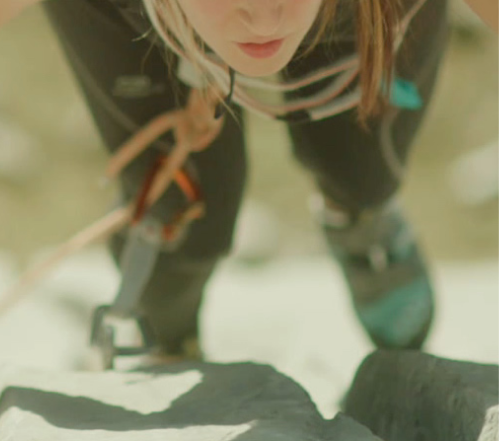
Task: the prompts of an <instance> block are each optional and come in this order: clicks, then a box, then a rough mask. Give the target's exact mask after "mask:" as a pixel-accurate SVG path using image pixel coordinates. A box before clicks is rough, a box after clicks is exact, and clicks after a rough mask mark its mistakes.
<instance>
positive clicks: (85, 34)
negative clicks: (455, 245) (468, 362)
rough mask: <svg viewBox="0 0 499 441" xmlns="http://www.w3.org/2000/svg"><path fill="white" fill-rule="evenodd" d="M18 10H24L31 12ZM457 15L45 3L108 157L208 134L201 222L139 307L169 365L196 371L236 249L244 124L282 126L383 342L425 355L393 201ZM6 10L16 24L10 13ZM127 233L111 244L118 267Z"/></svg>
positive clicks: (332, 0)
mask: <svg viewBox="0 0 499 441" xmlns="http://www.w3.org/2000/svg"><path fill="white" fill-rule="evenodd" d="M33 1H34V0H25V3H30V2H33ZM16 2H17V3H16ZM9 3H11V5H12V6H11V9H12V10H13V9H14V7H17V8H19V5H21V3H22V2H19V0H8V1H7V4H9ZM14 4H17V6H15V5H14ZM473 5H474V6H475V7H476V9H477V10H478V12H479V13H481V14H482V15H484V11H485V15H484V16H486V17H490V16H491V14H490V11H492V12H494V5H493V2H488V3H487V0H475V2H474V3H473ZM446 6H447V5H446V0H400V1H399V0H69V1H68V0H66V1H65V0H50V1H48V2H46V3H45V8H46V10H47V13H48V15H49V17H50V19H51V22H52V24H53V26H54V29H55V30H56V32H57V33H58V35H59V36H60V40H61V44H62V45H63V47H64V50H65V52H66V54H67V57H68V59H69V61H70V63H71V65H72V67H73V69H74V72H75V75H76V77H77V78H78V80H79V82H80V85H81V88H82V91H83V93H84V96H85V98H86V100H87V102H88V105H89V107H90V109H91V111H92V114H93V116H94V119H95V122H96V124H97V126H98V128H99V130H100V132H101V134H102V137H103V139H104V142H105V145H106V146H107V148H108V149H109V151H110V152H111V153H113V154H115V153H116V154H117V155H119V151H118V148H119V147H120V146H121V145H122V144H123V143H124V142H125V141H126V140H127V139H128V138H130V136H132V135H134V134H136V133H137V132H138V131H140V129H141V128H142V127H144V126H145V125H147V124H148V123H149V122H150V121H151V120H153V119H154V118H155V117H157V116H158V115H164V114H168V113H169V112H170V114H174V115H176V116H178V117H179V118H180V116H182V117H183V118H184V117H185V118H187V119H186V121H187V120H189V121H194V123H193V124H191V125H190V126H188V128H189V127H190V128H191V129H192V130H194V128H193V127H194V126H198V125H199V126H200V127H201V128H202V131H203V130H205V131H204V132H203V133H208V135H207V136H206V137H205V138H203V141H200V146H201V145H202V146H201V147H203V148H199V149H198V151H197V152H195V153H193V154H191V155H190V157H189V158H188V160H187V161H186V163H185V164H184V168H183V170H184V173H185V174H186V175H187V176H189V177H190V178H191V180H193V181H195V182H196V183H198V184H199V188H200V190H201V192H202V195H203V202H204V204H205V213H204V215H203V216H201V217H200V218H199V219H196V220H195V221H194V222H193V223H192V224H191V225H190V227H189V228H188V229H187V230H186V231H185V234H184V235H183V236H181V237H177V238H176V239H175V241H172V240H171V238H170V240H166V238H165V243H164V247H163V250H162V253H161V256H160V258H159V261H158V263H157V264H156V266H155V268H154V271H153V273H152V275H151V277H150V280H149V282H148V284H147V286H146V289H145V290H144V293H143V296H142V298H141V310H142V311H143V313H144V315H145V316H146V318H147V320H148V321H149V322H150V324H151V325H152V327H153V329H154V331H155V334H156V338H157V339H158V341H159V342H160V345H161V347H162V349H163V351H164V352H165V353H166V354H174V355H183V356H195V355H197V337H198V323H197V318H198V317H197V316H198V311H199V308H200V304H201V300H202V293H203V289H204V287H205V285H206V283H207V281H208V279H209V277H210V276H211V274H212V273H213V271H214V270H215V268H216V266H217V264H218V263H219V261H220V259H221V258H222V257H223V256H224V255H226V254H227V253H228V251H229V249H230V246H231V241H232V235H233V229H234V224H235V221H236V217H237V213H238V210H239V207H240V203H241V199H242V196H243V191H244V183H245V175H246V156H245V141H244V136H243V129H244V121H243V120H242V118H241V108H247V109H249V110H251V111H255V112H257V113H259V114H261V115H263V116H266V117H270V118H274V119H278V120H281V121H285V122H286V123H287V126H288V130H289V133H290V135H291V139H292V144H293V152H294V154H295V155H296V157H297V159H298V160H299V161H301V163H302V164H303V166H304V168H305V169H306V170H307V171H308V172H309V173H310V175H311V176H312V178H313V179H314V180H315V182H316V183H317V188H318V190H319V194H320V197H319V198H318V199H317V201H316V202H317V203H316V215H317V218H318V221H319V223H320V224H321V226H322V228H323V230H324V234H325V238H326V240H327V243H328V245H329V247H330V249H331V253H332V254H333V255H334V256H335V258H337V259H338V261H339V263H340V264H341V267H342V269H343V271H344V274H345V277H346V280H347V282H348V285H349V288H350V292H351V297H352V302H353V306H354V308H355V311H356V313H357V315H358V317H359V319H360V322H361V323H362V325H363V327H364V328H365V330H366V331H367V333H368V335H369V336H370V338H371V339H372V340H373V342H374V343H375V344H376V345H377V346H378V347H385V348H420V347H421V346H422V344H423V343H424V341H425V338H426V336H427V334H428V331H429V328H430V325H431V322H432V317H433V310H434V304H433V291H432V287H431V283H430V277H429V275H428V271H427V269H426V265H425V262H424V259H423V257H422V255H421V252H420V250H419V248H418V246H417V242H416V239H415V238H414V236H413V234H412V233H411V230H410V228H409V226H408V224H407V222H406V221H405V219H404V217H403V214H402V213H401V211H400V208H399V206H398V205H397V204H396V201H395V200H394V196H395V194H396V192H397V190H398V188H399V186H400V184H401V182H402V180H403V176H404V173H405V168H406V163H407V160H408V156H409V153H410V146H411V144H412V140H413V138H414V136H415V134H416V132H417V130H418V128H419V126H420V124H421V121H422V118H423V116H424V114H425V110H426V108H427V106H428V103H429V101H430V98H431V95H432V91H433V87H434V84H435V81H436V77H437V73H438V70H439V65H440V61H441V58H442V54H443V52H444V48H445V41H446V34H447V19H446ZM2 8H4V9H3V11H1V10H0V16H1V15H2V12H3V15H4V16H7V15H8V14H9V8H8V6H3V7H2ZM487 8H491V9H490V11H489V10H488V9H487ZM495 8H497V4H496V5H495ZM11 12H12V11H11ZM496 15H497V14H496ZM491 25H492V27H495V28H497V24H496V23H495V22H494V21H492V22H491ZM271 75H274V77H275V76H277V77H278V80H270V79H269V78H268V77H269V76H271ZM258 89H260V90H263V91H267V92H268V91H277V92H279V91H280V92H283V95H284V102H283V103H282V104H279V105H276V104H270V103H269V102H268V100H266V99H265V98H266V96H265V94H260V95H259V97H260V98H257V97H256V95H255V90H258ZM196 100H197V101H196ZM196 103H197V104H196ZM181 109H185V112H184V113H178V111H179V110H181ZM199 109H201V111H199V112H198V110H199ZM175 112H177V113H175ZM189 112H190V114H191V116H192V115H195V116H196V119H192V118H191V119H188V118H189V117H188V114H189ZM196 112H198V113H196ZM207 115H209V116H207ZM184 132H185V133H184V136H188V135H189V136H190V134H191V132H190V131H189V130H184ZM176 135H177V137H181V132H179V131H178V132H176ZM178 141H179V140H178V139H174V138H172V136H171V135H170V134H166V135H163V136H159V137H157V138H156V139H155V140H154V141H153V142H152V143H151V144H150V148H148V149H147V150H145V151H144V152H142V153H141V154H140V155H137V157H135V158H134V159H133V160H130V158H129V160H126V161H124V162H123V163H122V164H121V166H119V167H117V169H118V170H119V171H120V172H121V173H120V179H121V184H122V190H123V198H124V200H125V201H129V200H132V199H134V198H135V197H136V196H137V194H140V192H141V190H143V183H144V182H145V181H147V178H148V177H150V176H151V173H150V170H151V167H154V165H155V164H156V161H157V158H158V156H160V155H164V154H165V153H166V154H170V153H172V145H173V144H174V142H178ZM125 165H126V166H125ZM283 185H285V183H283ZM184 190H185V188H184ZM185 199H186V197H185V191H182V186H181V185H177V186H172V187H171V188H169V189H168V190H167V191H166V192H165V193H164V194H163V195H161V196H160V197H159V198H158V200H157V201H155V203H154V204H152V206H151V207H149V210H148V216H151V217H152V218H154V219H156V220H159V221H161V223H164V224H167V225H170V224H171V223H172V221H174V220H175V219H176V216H177V213H178V212H179V210H182V209H184V208H185V206H186V201H185ZM123 233H124V231H122V232H121V233H119V234H116V235H115V236H114V237H113V239H112V241H111V249H112V251H113V254H114V256H115V257H116V258H117V259H118V258H119V256H120V254H121V252H122V249H123V242H124V235H123ZM304 295H306V293H304Z"/></svg>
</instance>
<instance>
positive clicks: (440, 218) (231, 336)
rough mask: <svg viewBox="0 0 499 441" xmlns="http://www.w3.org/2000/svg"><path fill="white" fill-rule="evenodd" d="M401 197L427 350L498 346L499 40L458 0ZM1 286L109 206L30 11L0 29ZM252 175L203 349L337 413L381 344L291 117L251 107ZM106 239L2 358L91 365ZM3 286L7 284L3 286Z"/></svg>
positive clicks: (40, 291)
mask: <svg viewBox="0 0 499 441" xmlns="http://www.w3.org/2000/svg"><path fill="white" fill-rule="evenodd" d="M452 22H453V30H452V35H451V38H450V42H449V47H448V51H447V54H446V56H445V63H444V66H443V69H442V71H441V75H440V79H439V82H438V87H437V90H436V94H435V97H434V99H433V102H432V105H431V109H430V111H429V112H428V114H427V116H426V120H425V123H424V125H423V127H422V128H421V131H420V134H419V136H418V138H417V140H416V144H415V147H414V150H413V155H412V166H411V167H410V172H409V175H408V177H407V181H406V183H405V186H404V188H403V190H402V192H401V197H402V200H403V203H404V205H405V207H406V210H407V212H408V215H409V217H410V219H411V220H412V222H413V224H414V226H415V228H416V230H417V231H418V233H419V234H420V236H421V239H422V243H423V244H424V247H425V249H426V251H427V254H428V256H429V258H430V259H431V261H432V263H433V267H434V273H435V279H436V284H437V286H438V288H439V299H438V300H439V307H440V308H439V314H438V317H437V322H436V325H435V328H434V333H433V335H432V338H431V340H430V346H429V349H430V350H431V351H432V352H434V353H437V354H439V355H443V356H449V357H455V358H466V359H472V360H476V361H483V362H496V361H497V356H498V348H497V344H498V337H497V331H498V330H497V323H498V314H499V312H498V300H497V289H498V283H497V259H498V199H497V191H498V189H497V182H498V163H497V162H498V161H497V151H498V42H497V37H496V36H495V35H494V34H493V33H492V32H491V31H489V30H488V29H486V28H485V27H484V26H483V25H482V24H481V23H480V22H479V21H478V20H477V19H476V18H475V17H474V16H473V15H472V13H471V12H470V11H469V10H468V9H467V7H466V6H464V5H463V4H462V3H460V2H458V1H457V0H456V1H455V3H454V4H453V5H452ZM0 57H1V60H2V62H1V63H0V213H1V216H0V289H1V288H5V287H7V286H8V285H9V284H10V283H12V281H14V280H15V279H16V277H18V276H19V274H20V273H21V272H22V271H24V270H25V269H27V268H28V267H29V266H30V265H32V263H33V262H34V261H35V260H36V259H38V258H39V256H40V255H43V254H44V253H46V251H47V250H48V249H50V248H52V247H54V246H55V245H57V244H59V243H61V242H62V241H64V240H66V239H67V238H69V237H70V236H71V235H73V234H74V233H75V232H77V231H79V230H80V229H82V228H83V227H85V226H86V225H87V224H89V223H90V222H92V221H94V220H96V219H97V218H99V217H101V216H102V215H103V214H104V213H106V211H107V210H108V208H109V207H110V205H111V203H112V202H113V199H114V197H115V195H116V189H115V188H113V186H112V185H111V186H110V187H108V188H105V189H103V188H101V187H100V186H99V179H100V177H101V176H102V174H103V169H104V167H105V165H106V159H107V157H106V155H105V153H104V149H103V148H102V145H101V140H100V138H99V136H98V134H97V133H96V130H95V128H94V126H93V124H92V121H91V118H90V116H89V114H88V113H87V110H86V108H85V106H84V103H83V100H82V99H81V97H80V94H79V91H78V89H77V87H76V84H75V81H74V80H73V78H72V76H71V74H70V72H69V69H68V67H67V66H66V63H65V61H64V59H63V57H62V53H61V51H60V49H59V46H58V43H57V41H56V39H55V38H54V35H53V34H52V32H51V30H50V28H49V27H48V24H47V22H46V20H45V17H44V16H43V13H42V11H41V8H38V7H34V8H32V9H31V10H29V11H27V12H26V13H25V14H24V15H22V16H21V17H19V18H18V19H16V20H14V21H13V22H11V23H9V24H7V25H6V26H5V27H3V28H2V29H1V30H0ZM248 140H249V156H250V160H251V174H250V181H249V185H248V191H247V203H246V205H245V207H244V209H243V212H242V215H241V219H240V223H239V229H238V236H237V246H236V249H235V251H234V255H233V256H232V257H231V258H230V259H228V260H227V262H226V264H225V265H224V266H223V267H222V268H221V270H220V271H219V272H218V273H217V275H216V276H215V277H214V278H213V280H212V282H211V283H210V288H209V293H208V294H207V300H206V302H205V313H204V318H203V327H204V331H205V332H204V334H203V335H204V340H205V342H204V343H205V348H206V352H207V354H208V356H209V357H210V358H211V359H213V360H216V361H229V360H239V359H251V360H256V361H262V362H269V363H272V364H273V365H275V366H277V367H278V368H279V369H281V370H282V371H284V372H287V373H289V374H290V375H292V376H293V377H294V378H296V379H298V380H299V381H300V382H301V383H302V384H303V385H304V386H305V387H306V388H307V390H309V391H310V393H311V394H312V396H313V397H314V399H315V400H316V402H317V403H318V404H319V407H320V408H321V410H323V411H324V413H325V414H328V413H331V412H333V411H334V409H335V405H336V404H335V403H336V402H337V399H338V398H339V396H340V395H341V393H342V391H343V390H344V389H345V388H346V386H347V384H348V382H349V380H350V378H351V376H352V375H353V373H354V370H355V368H356V366H357V365H358V363H359V362H360V360H361V359H362V358H363V357H364V356H365V355H366V354H367V353H368V351H369V350H371V349H372V348H371V346H370V344H369V342H367V340H366V339H365V337H364V336H363V334H362V333H361V331H360V330H359V327H358V325H357V323H356V321H355V318H354V316H353V314H352V313H351V311H350V308H349V303H348V298H347V295H346V293H345V289H344V286H343V284H342V283H343V282H342V280H341V277H340V275H339V273H338V269H337V268H336V267H335V264H334V262H332V261H331V260H329V258H328V256H327V255H326V250H325V246H324V243H323V241H322V238H321V236H320V232H319V231H318V229H317V228H316V226H315V224H314V222H313V219H312V216H311V215H310V213H309V210H308V198H309V196H310V194H311V193H312V191H313V187H312V185H311V183H310V182H309V180H308V178H307V175H306V174H305V173H303V172H302V170H301V169H300V167H299V166H298V165H297V164H296V163H295V161H294V159H293V158H292V156H291V154H290V148H289V146H290V143H289V140H288V139H287V135H286V133H285V127H284V126H283V125H282V124H280V123H276V122H272V121H267V120H263V119H261V118H259V117H255V116H252V115H248ZM117 280H118V278H117V274H116V271H115V270H114V267H113V265H112V263H111V262H110V260H109V257H108V256H107V254H106V252H105V250H104V248H103V247H102V246H94V247H92V248H91V249H89V250H85V251H83V252H81V253H79V254H78V255H76V256H74V257H72V258H71V259H69V260H68V261H66V262H65V263H64V264H63V265H62V266H61V267H60V268H59V269H58V270H57V271H55V272H54V273H52V274H51V275H50V276H49V277H47V279H46V280H45V281H44V282H43V283H41V284H39V285H37V286H36V287H35V288H34V289H33V290H31V294H32V295H31V297H28V298H27V299H26V300H24V301H23V303H21V304H19V305H17V306H16V308H14V309H13V310H11V311H10V312H9V313H8V314H7V315H5V316H4V317H0V362H1V361H2V360H6V361H11V362H15V363H23V364H33V365H36V366H41V367H57V368H70V369H73V368H81V367H82V366H83V362H82V359H83V356H82V355H81V354H82V351H83V350H84V347H85V345H86V330H87V327H88V317H89V314H90V311H91V308H92V307H93V306H95V304H96V303H99V302H100V301H101V300H102V299H105V298H109V297H110V296H112V294H114V292H115V289H116V286H117ZM0 298H1V290H0Z"/></svg>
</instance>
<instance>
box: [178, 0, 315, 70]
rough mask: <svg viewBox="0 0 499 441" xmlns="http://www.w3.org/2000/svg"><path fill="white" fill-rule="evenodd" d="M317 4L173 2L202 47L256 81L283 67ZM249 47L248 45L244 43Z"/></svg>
mask: <svg viewBox="0 0 499 441" xmlns="http://www.w3.org/2000/svg"><path fill="white" fill-rule="evenodd" d="M322 1H323V0H178V3H179V5H180V7H181V8H182V10H183V11H184V14H185V15H186V17H187V19H188V21H189V23H190V24H191V25H192V26H193V28H194V29H195V31H196V32H197V33H198V35H199V36H200V37H201V38H202V39H203V40H204V41H205V43H206V44H207V45H208V46H209V47H210V48H211V49H213V51H215V52H216V53H217V54H218V55H219V56H220V57H221V58H222V60H224V61H225V62H226V63H227V64H228V65H229V66H230V67H232V68H233V69H234V70H235V71H237V72H239V73H241V74H243V75H247V76H251V77H259V76H266V75H271V74H273V73H275V72H278V71H279V70H281V69H282V68H283V67H285V66H286V64H288V62H289V61H290V60H291V58H292V57H293V55H294V53H295V52H296V50H297V48H298V46H299V44H300V43H301V42H302V40H303V38H304V37H305V35H306V34H307V32H308V31H309V30H310V28H311V26H312V24H313V23H314V21H315V18H316V17H317V13H318V11H319V9H320V6H321V4H322ZM244 43H249V44H244Z"/></svg>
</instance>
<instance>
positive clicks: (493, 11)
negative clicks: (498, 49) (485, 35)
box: [466, 0, 499, 34]
mask: <svg viewBox="0 0 499 441" xmlns="http://www.w3.org/2000/svg"><path fill="white" fill-rule="evenodd" d="M466 3H468V6H469V7H470V8H471V9H472V10H473V11H474V12H475V13H476V14H477V15H478V16H479V17H480V18H481V19H482V20H483V22H484V23H485V24H487V25H488V26H489V27H490V28H491V29H493V30H494V31H495V32H496V34H497V33H498V24H497V22H498V15H499V10H498V6H497V5H498V3H499V0H466Z"/></svg>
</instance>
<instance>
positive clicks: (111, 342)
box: [90, 305, 157, 370]
mask: <svg viewBox="0 0 499 441" xmlns="http://www.w3.org/2000/svg"><path fill="white" fill-rule="evenodd" d="M112 318H120V319H122V316H121V315H118V314H114V313H113V309H112V305H101V306H98V307H97V308H96V309H95V310H94V314H93V317H92V327H91V333H90V345H91V346H92V347H94V348H97V349H98V350H99V352H100V354H101V361H102V365H103V367H104V369H106V370H107V369H113V368H114V365H115V358H116V357H133V356H140V355H146V354H149V353H151V352H153V351H154V350H155V349H156V347H157V345H156V341H155V338H154V332H153V330H152V328H151V326H150V325H149V323H148V322H147V320H146V319H145V317H143V316H141V315H140V314H133V315H130V316H129V317H127V318H126V320H132V321H135V322H136V325H137V327H138V329H139V331H140V334H141V337H142V344H141V345H139V346H118V345H116V334H117V332H116V327H115V326H114V325H113V324H112V323H110V322H109V319H112Z"/></svg>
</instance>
